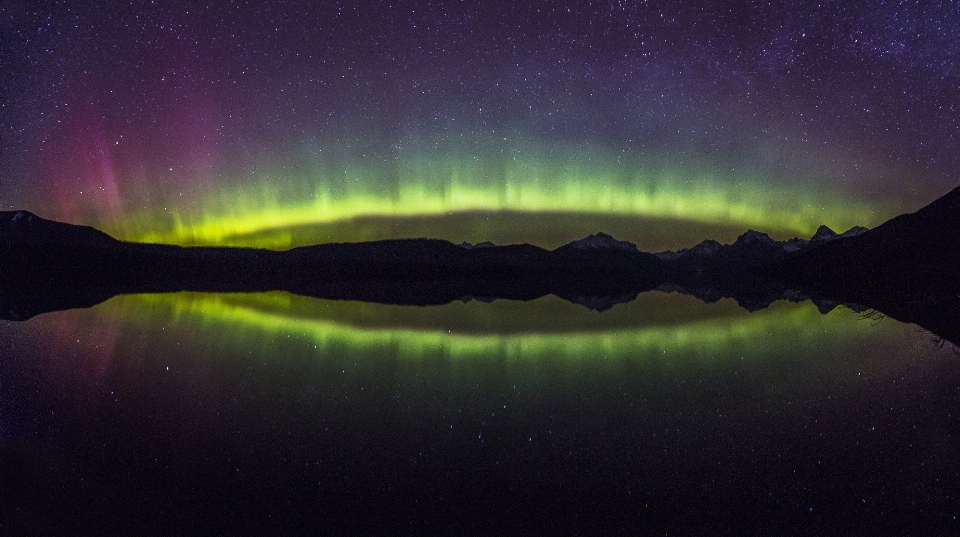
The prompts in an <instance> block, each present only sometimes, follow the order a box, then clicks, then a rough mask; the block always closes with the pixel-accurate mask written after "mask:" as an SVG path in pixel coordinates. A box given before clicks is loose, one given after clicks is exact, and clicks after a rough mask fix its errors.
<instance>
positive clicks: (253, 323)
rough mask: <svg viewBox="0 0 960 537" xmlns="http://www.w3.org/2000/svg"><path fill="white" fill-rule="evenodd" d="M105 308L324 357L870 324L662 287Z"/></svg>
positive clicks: (588, 346) (570, 351)
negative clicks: (604, 301) (628, 299)
mask: <svg viewBox="0 0 960 537" xmlns="http://www.w3.org/2000/svg"><path fill="white" fill-rule="evenodd" d="M103 308H104V310H105V311H104V313H106V314H107V315H108V316H109V317H114V316H117V315H120V316H123V317H125V318H133V319H141V320H144V319H150V320H151V321H152V322H153V323H154V324H156V325H161V326H167V325H169V326H171V328H173V329H175V330H183V331H185V332H186V330H185V329H187V328H188V327H189V332H188V333H194V334H197V335H198V336H199V337H202V338H203V340H205V341H213V342H217V344H219V345H223V346H224V347H225V348H231V347H236V348H239V349H242V348H251V347H252V346H255V347H256V348H258V349H260V351H258V352H262V353H265V354H267V355H269V354H271V352H270V351H269V350H268V349H271V348H274V349H281V348H283V349H285V350H284V351H282V352H289V351H290V348H291V344H290V342H291V339H295V340H298V341H299V343H298V344H297V345H296V346H295V347H294V348H296V347H297V346H299V348H301V349H303V355H310V354H316V355H317V356H321V355H324V354H325V353H327V352H328V351H330V350H331V349H351V351H361V352H362V351H363V350H367V351H373V350H376V349H391V353H396V354H397V355H398V356H399V357H406V358H417V357H427V356H441V357H449V358H451V359H461V358H483V357H494V356H497V357H500V358H507V359H511V360H513V359H523V360H540V359H544V358H550V359H568V360H580V359H600V358H602V359H615V358H633V359H642V357H644V356H651V355H654V354H662V353H669V354H671V355H674V354H682V355H683V356H684V357H685V360H689V359H691V358H695V357H701V358H703V359H708V360H723V359H725V358H727V357H731V356H734V355H735V357H737V358H745V357H748V356H749V355H754V357H755V358H759V357H762V356H764V355H766V354H769V353H770V351H771V350H772V349H775V348H778V347H781V346H782V345H783V344H784V342H785V341H790V342H794V343H796V342H803V341H813V340H815V341H818V342H822V341H823V340H824V339H830V340H837V341H840V340H843V339H844V338H850V337H856V335H857V334H858V333H863V331H864V330H869V329H870V325H869V323H865V322H864V321H863V320H862V319H861V318H860V317H859V316H858V315H857V314H855V313H853V312H850V311H849V310H845V309H843V308H839V309H837V310H835V311H833V312H831V313H829V314H827V315H825V316H824V315H822V314H820V313H819V312H818V311H817V309H816V308H815V307H814V306H813V304H811V303H809V302H807V303H804V304H800V305H796V304H790V303H777V304H774V305H773V306H772V307H770V308H768V309H767V310H764V311H761V312H756V313H752V314H751V313H747V312H746V311H744V310H741V309H740V308H739V307H737V306H736V305H735V304H734V303H733V302H732V301H728V300H725V301H721V302H720V303H717V304H710V305H705V304H703V303H701V302H700V301H699V300H697V299H694V298H691V297H687V296H683V295H676V294H665V293H659V292H653V293H645V294H643V295H641V296H640V298H639V299H638V300H637V301H635V302H632V303H630V304H624V305H620V306H617V307H615V308H613V310H611V311H608V312H604V313H597V312H594V311H590V310H587V309H586V308H583V307H581V306H577V305H573V304H569V303H566V302H564V301H562V300H560V299H558V298H555V297H544V298H542V299H539V300H536V301H532V302H529V303H522V302H514V301H495V302H494V303H492V304H483V303H476V302H470V303H460V302H456V303H453V304H449V305H447V306H442V307H410V306H386V305H379V304H365V303H358V302H337V301H325V300H316V299H311V298H305V297H299V296H295V295H290V294H287V293H279V292H278V293H264V294H255V295H245V294H203V293H177V294H155V295H130V296H120V297H115V298H114V299H112V300H111V301H110V302H108V303H107V304H104V305H103ZM873 335H874V336H876V334H873ZM281 342H283V343H281ZM278 352H280V351H278ZM277 358H278V359H280V358H281V357H279V356H278V357H277Z"/></svg>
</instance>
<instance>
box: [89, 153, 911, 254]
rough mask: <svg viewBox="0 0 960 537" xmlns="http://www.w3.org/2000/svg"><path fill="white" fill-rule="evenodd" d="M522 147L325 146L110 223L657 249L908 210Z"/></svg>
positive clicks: (254, 238)
mask: <svg viewBox="0 0 960 537" xmlns="http://www.w3.org/2000/svg"><path fill="white" fill-rule="evenodd" d="M519 147H527V148H528V150H525V151H520V150H518V149H516V148H515V146H505V147H504V148H503V149H501V150H498V151H481V152H480V153H478V155H465V156H453V157H451V156H450V155H449V154H443V153H437V154H433V155H431V154H430V153H429V152H426V154H427V155H431V156H413V157H408V156H406V153H402V154H396V155H393V156H391V157H386V158H367V159H347V161H346V162H344V159H336V158H329V159H327V158H326V157H324V158H320V157H318V156H314V157H312V158H313V160H312V161H310V162H301V163H300V164H294V165H281V164H277V165H273V166H270V165H266V166H264V167H263V168H261V170H271V171H268V172H267V171H260V172H259V173H255V174H253V175H254V176H255V177H256V179H243V180H239V179H238V180H237V181H236V182H226V181H223V180H222V179H221V180H217V181H213V182H214V183H217V185H216V187H215V188H210V189H209V190H204V189H203V188H201V187H195V188H194V189H193V190H192V191H189V192H187V195H178V196H177V197H176V198H175V199H170V200H167V201H165V202H163V203H158V202H157V200H153V201H152V202H151V203H150V204H148V205H147V206H149V207H158V208H157V209H151V210H142V211H140V212H135V213H133V214H132V216H131V213H129V212H127V211H121V212H120V213H117V214H114V216H113V218H112V219H111V220H108V221H103V222H99V225H101V226H102V227H103V228H104V229H106V230H107V231H108V232H111V233H112V234H114V235H115V236H117V237H119V238H122V239H124V240H133V241H141V242H151V243H173V244H181V245H221V246H228V245H229V246H248V247H262V248H273V249H286V248H290V247H295V246H302V245H307V244H312V243H317V242H336V241H362V240H376V239H383V238H399V237H404V236H425V237H431V238H441V239H447V240H451V241H454V242H460V241H464V240H466V241H469V242H479V241H483V240H493V241H495V242H500V243H503V242H529V243H532V244H538V245H540V246H544V247H548V248H552V247H556V246H559V245H561V244H564V243H566V242H569V241H571V240H575V239H578V238H581V237H582V236H584V234H585V233H593V232H596V231H606V232H608V233H611V234H614V235H615V236H617V237H618V238H620V239H625V240H629V241H631V242H636V243H638V244H639V245H640V247H641V248H647V249H659V248H679V247H685V246H690V245H692V244H695V243H696V242H699V241H700V240H703V239H706V238H714V239H720V240H732V239H733V238H735V237H736V236H737V235H738V234H739V233H742V232H744V231H746V230H747V229H748V228H752V229H758V230H761V231H765V232H768V233H770V234H771V235H772V236H774V237H777V238H792V237H795V236H800V237H809V236H811V235H812V234H813V233H814V231H815V230H816V228H817V227H818V226H819V225H821V224H826V225H828V226H830V227H831V228H833V229H834V230H836V231H839V232H842V231H845V230H847V229H849V228H851V227H853V226H855V225H863V226H868V227H870V226H873V225H876V224H878V223H880V222H882V221H883V220H884V219H885V218H887V217H889V216H893V214H895V211H896V209H895V208H892V207H888V206H886V205H883V204H882V203H865V202H863V201H862V200H861V201H856V202H855V201H853V199H852V196H849V195H843V193H842V192H838V191H836V190H835V189H833V190H831V189H825V188H815V187H813V185H814V184H816V183H818V182H820V181H818V180H817V178H816V177H806V178H804V180H796V181H784V180H783V178H782V177H779V178H777V181H771V180H770V177H769V176H770V175H771V174H774V173H781V174H782V173H783V170H780V171H779V172H775V171H767V172H765V171H764V170H762V169H759V168H758V169H757V170H740V169H736V168H729V167H727V168H725V169H724V168H722V167H720V166H719V165H706V164H668V163H667V162H666V161H663V160H662V159H657V158H653V157H651V158H639V157H638V156H637V155H630V154H626V153H618V152H616V151H611V150H609V149H605V148H602V147H600V146H582V145H577V146H570V147H566V146H562V145H561V146H559V147H557V148H553V149H551V150H546V149H537V148H536V146H535V145H533V146H527V145H521V146H519ZM529 147H533V148H534V149H529ZM421 153H422V152H416V153H415V154H417V155H421ZM319 154H322V152H320V153H319ZM307 160H309V159H307ZM358 162H359V163H360V164H358ZM681 162H682V161H681ZM770 170H773V168H770ZM791 173H796V170H795V169H794V170H793V171H792V172H791ZM198 183H199V184H203V181H198ZM225 184H233V185H238V186H233V187H230V186H224V185H225ZM774 184H775V185H776V186H773V185H774ZM181 194H182V193H181ZM601 225H603V226H607V227H606V228H605V229H596V228H591V227H590V226H601ZM657 228H659V229H660V231H659V232H657V231H656V229H657ZM711 231H712V233H711ZM651 232H653V235H654V236H651ZM698 233H699V234H700V235H699V236H698V235H697V234H698ZM704 233H708V234H710V235H704Z"/></svg>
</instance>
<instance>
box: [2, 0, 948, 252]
mask: <svg viewBox="0 0 960 537" xmlns="http://www.w3.org/2000/svg"><path fill="white" fill-rule="evenodd" d="M208 3H209V2H165V1H160V0H156V1H154V2H43V3H42V4H43V5H38V4H41V3H40V2H33V1H22V2H21V1H18V0H12V1H10V0H8V1H6V2H4V3H3V5H2V6H0V47H2V48H0V209H3V210H9V209H26V210H30V211H33V212H35V213H37V214H39V215H40V216H43V217H46V218H51V219H57V220H62V221H67V222H71V223H77V224H89V225H95V226H97V227H99V228H101V229H103V230H105V231H107V232H109V233H111V234H113V235H114V236H116V237H118V238H122V239H128V240H148V241H163V242H176V243H180V244H245V245H259V246H269V247H275V248H285V247H289V246H291V245H297V244H301V243H306V242H313V241H317V240H365V239H376V238H384V237H391V236H412V235H416V236H433V237H441V238H447V239H450V240H454V241H457V242H459V241H461V240H469V241H471V242H476V241H480V240H486V239H491V240H495V241H498V242H503V241H509V242H513V241H520V240H523V241H525V242H533V243H537V244H541V245H545V246H555V245H557V244H560V243H562V242H565V241H567V240H572V239H575V238H579V237H580V236H583V234H584V233H587V232H596V231H598V230H603V231H607V232H611V233H613V234H614V235H615V236H617V237H618V238H621V239H626V240H630V241H632V242H636V243H638V245H640V246H641V247H642V248H647V249H653V250H655V249H658V248H675V247H682V246H689V245H691V244H693V243H696V242H699V240H700V239H704V238H708V237H712V238H718V239H721V240H724V239H726V240H732V239H733V238H735V237H736V235H737V234H739V233H741V232H743V231H745V230H746V229H748V228H754V229H760V230H763V231H768V232H770V233H771V235H773V236H775V237H777V238H788V237H792V236H796V235H801V236H807V237H809V236H810V235H811V234H812V233H813V232H814V230H815V229H816V227H817V226H818V225H819V224H828V225H830V226H831V227H833V228H834V229H835V230H837V231H844V230H846V229H847V228H849V227H852V226H853V225H857V224H859V225H865V226H868V227H869V226H874V225H877V224H879V223H881V222H883V221H884V220H886V219H888V218H890V217H892V216H895V215H896V214H899V213H902V212H905V211H913V210H916V209H917V208H919V207H921V206H922V205H924V204H926V203H928V202H930V201H932V200H933V199H935V198H936V197H938V196H940V195H942V194H943V193H945V192H947V191H948V190H950V189H951V188H953V187H954V186H956V185H957V183H958V177H960V173H958V171H957V170H960V121H958V112H960V110H957V107H960V99H958V97H960V6H958V5H957V4H956V3H953V2H944V1H936V2H935V1H930V2H869V3H868V2H852V1H851V2H825V3H823V6H822V7H815V6H814V5H812V4H811V5H808V4H807V3H803V2H788V1H784V2H711V3H709V7H700V6H696V5H693V4H694V3H690V5H687V4H684V5H678V3H676V2H617V1H598V2H551V3H537V2H495V1H485V2H470V1H467V2H458V1H449V2H402V1H401V2H396V1H393V2H356V3H354V2H307V1H292V2H283V1H272V2H253V1H251V2H216V4H217V5H216V6H215V7H211V6H208V5H206V4H208Z"/></svg>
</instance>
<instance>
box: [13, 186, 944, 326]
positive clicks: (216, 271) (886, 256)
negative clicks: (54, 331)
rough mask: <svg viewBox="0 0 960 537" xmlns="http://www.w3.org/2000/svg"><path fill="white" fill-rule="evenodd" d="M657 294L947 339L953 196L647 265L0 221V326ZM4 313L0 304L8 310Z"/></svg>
mask: <svg viewBox="0 0 960 537" xmlns="http://www.w3.org/2000/svg"><path fill="white" fill-rule="evenodd" d="M658 288H659V289H661V290H666V291H677V292H684V293H689V294H692V295H694V296H697V297H699V298H701V299H703V300H705V301H708V302H709V301H714V300H718V299H720V298H724V297H729V298H734V299H736V300H737V301H738V303H740V304H741V305H742V306H743V307H745V308H747V309H751V310H754V309H759V308H763V307H766V306H767V305H769V304H770V303H771V302H773V301H775V300H783V299H787V300H805V299H811V300H814V302H815V303H817V305H818V307H819V308H820V309H821V310H822V311H826V310H829V309H831V308H832V307H834V306H835V305H836V304H837V303H845V304H850V305H852V306H853V307H860V306H857V305H862V307H873V308H876V309H879V310H881V311H884V312H886V313H888V314H891V315H892V316H894V317H896V318H898V319H900V320H904V321H907V322H916V323H917V324H920V325H921V326H926V327H928V328H930V327H933V328H930V329H931V330H933V331H935V332H937V333H938V334H941V335H943V336H944V337H945V338H946V339H949V340H951V341H960V322H958V320H960V187H958V188H956V189H954V190H953V191H951V192H949V193H948V194H946V195H944V196H943V197H941V198H939V199H938V200H936V201H934V202H933V203H931V204H930V205H928V206H926V207H924V208H922V209H920V210H919V211H917V212H915V213H912V214H905V215H901V216H898V217H896V218H894V219H892V220H890V221H888V222H886V223H884V224H882V225H880V226H878V227H877V228H875V229H873V230H866V229H864V228H861V227H854V228H852V229H850V230H848V231H846V232H844V233H840V234H838V233H836V232H834V231H833V230H831V229H829V228H828V227H826V226H821V227H820V228H819V229H818V230H817V232H816V233H815V234H814V235H813V237H811V238H810V239H809V240H805V239H799V238H795V239H790V240H786V241H777V240H774V239H772V238H771V237H770V236H769V235H767V234H766V233H761V232H758V231H754V230H749V231H747V232H745V233H744V234H743V235H741V236H740V237H738V238H737V240H736V241H735V242H733V243H732V244H720V243H718V242H717V241H714V240H705V241H703V242H702V243H700V244H698V245H696V246H694V247H692V248H688V249H683V250H679V251H676V252H659V253H656V254H651V253H647V252H642V251H640V250H639V249H638V248H637V246H636V245H635V244H633V243H630V242H627V241H621V240H617V239H615V238H613V237H611V236H610V235H607V234H604V233H597V234H595V235H590V236H588V237H585V238H583V239H580V240H577V241H573V242H571V243H569V244H567V245H564V246H561V247H559V248H557V249H555V250H552V251H550V250H546V249H543V248H540V247H537V246H532V245H529V244H519V245H508V246H497V245H495V244H493V243H489V242H487V243H480V244H476V245H472V244H468V243H464V244H460V245H456V244H453V243H450V242H448V241H443V240H435V239H404V240H384V241H373V242H365V243H339V244H321V245H316V246H308V247H301V248H294V249H292V250H289V251H286V252H276V251H268V250H255V249H243V248H184V247H178V246H168V245H148V244H135V243H126V242H121V241H117V240H116V239H114V238H112V237H110V236H109V235H107V234H105V233H103V232H101V231H98V230H96V229H94V228H91V227H87V226H75V225H71V224H65V223H61V222H54V221H50V220H46V219H43V218H41V217H39V216H36V215H34V214H32V213H29V212H27V211H5V212H0V317H4V318H8V319H10V318H14V319H19V318H27V317H29V316H31V315H35V314H37V313H41V312H43V311H50V310H54V309H65V308H68V307H81V306H89V305H92V304H95V303H97V302H99V301H101V300H105V299H106V298H109V297H110V296H112V295H114V294H119V293H128V292H167V291H179V290H196V291H265V290H288V291H291V292H294V293H298V294H303V295H308V296H316V297H324V298H334V299H352V300H367V301H376V302H389V303H401V304H441V303H446V302H450V301H452V300H457V299H463V298H469V297H476V298H479V299H484V300H488V299H494V298H513V299H522V300H526V299H532V298H537V297H539V296H543V295H545V294H555V295H557V296H560V297H564V298H567V299H568V300H570V301H572V302H576V303H578V304H583V305H585V306H587V307H590V308H592V309H597V310H603V309H606V308H609V307H611V306H613V305H615V304H617V303H621V302H624V301H628V300H632V299H633V298H635V297H636V296H637V294H638V293H640V292H643V291H647V290H651V289H658ZM11 304H12V305H13V306H10V305H11Z"/></svg>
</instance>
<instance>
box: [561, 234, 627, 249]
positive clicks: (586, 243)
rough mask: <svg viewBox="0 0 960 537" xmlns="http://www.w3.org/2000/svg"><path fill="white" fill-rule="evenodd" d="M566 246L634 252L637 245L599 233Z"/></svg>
mask: <svg viewBox="0 0 960 537" xmlns="http://www.w3.org/2000/svg"><path fill="white" fill-rule="evenodd" d="M568 246H571V247H573V248H579V249H592V250H600V249H611V250H636V249H637V245H636V244H633V243H632V242H627V241H620V240H617V239H615V238H613V237H611V236H610V235H607V234H606V233H603V232H600V233H596V234H594V235H589V236H587V237H584V238H582V239H579V240H575V241H573V242H571V243H570V244H569V245H568Z"/></svg>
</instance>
